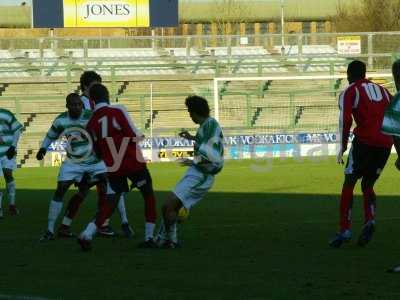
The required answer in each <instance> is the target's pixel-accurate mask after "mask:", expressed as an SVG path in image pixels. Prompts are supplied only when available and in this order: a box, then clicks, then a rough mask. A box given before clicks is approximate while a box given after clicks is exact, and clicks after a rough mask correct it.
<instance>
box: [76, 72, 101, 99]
mask: <svg viewBox="0 0 400 300" xmlns="http://www.w3.org/2000/svg"><path fill="white" fill-rule="evenodd" d="M101 81H102V79H101V76H100V75H99V74H97V73H96V72H95V71H85V72H83V73H82V75H81V79H80V84H81V91H82V93H83V94H84V95H86V96H89V95H88V92H89V89H90V87H91V85H93V84H95V83H101Z"/></svg>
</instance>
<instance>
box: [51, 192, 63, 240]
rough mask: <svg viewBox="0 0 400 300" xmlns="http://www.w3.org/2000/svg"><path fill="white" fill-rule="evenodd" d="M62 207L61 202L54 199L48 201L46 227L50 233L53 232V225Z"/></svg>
mask: <svg viewBox="0 0 400 300" xmlns="http://www.w3.org/2000/svg"><path fill="white" fill-rule="evenodd" d="M62 207H63V203H62V202H58V201H54V200H51V201H50V206H49V216H48V225H47V229H48V230H49V231H50V232H51V233H54V225H55V224H56V221H57V218H58V216H59V214H60V213H61V210H62Z"/></svg>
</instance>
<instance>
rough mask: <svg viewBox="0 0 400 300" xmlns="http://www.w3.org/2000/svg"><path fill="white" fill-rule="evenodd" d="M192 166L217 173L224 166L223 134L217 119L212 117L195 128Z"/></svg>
mask: <svg viewBox="0 0 400 300" xmlns="http://www.w3.org/2000/svg"><path fill="white" fill-rule="evenodd" d="M194 166H195V167H196V168H197V169H198V170H199V171H201V172H203V173H206V174H217V173H218V172H220V171H221V170H222V167H223V166H224V136H223V134H222V129H221V127H220V126H219V124H218V122H217V120H215V119H214V118H212V117H209V118H208V119H206V120H205V121H204V122H203V124H201V125H200V127H199V129H198V130H197V133H196V139H195V144H194Z"/></svg>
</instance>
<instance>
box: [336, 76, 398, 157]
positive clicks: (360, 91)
mask: <svg viewBox="0 0 400 300" xmlns="http://www.w3.org/2000/svg"><path fill="white" fill-rule="evenodd" d="M390 99H391V95H390V93H389V92H388V91H387V90H386V89H385V88H384V87H382V86H380V85H378V84H376V83H373V82H371V81H369V80H367V79H362V80H357V81H355V82H354V83H352V84H350V85H349V86H348V87H347V88H346V89H345V90H344V91H343V92H342V93H341V94H340V97H339V109H340V120H339V131H340V134H341V142H342V149H343V150H346V148H347V143H348V140H349V134H350V128H351V125H352V122H353V118H354V121H355V123H356V127H355V128H354V130H353V133H354V135H355V137H357V139H358V140H359V141H360V142H361V143H363V144H367V145H370V146H376V147H385V148H391V147H392V144H393V139H392V137H391V136H389V135H385V134H383V133H382V132H381V127H382V121H383V115H384V112H385V109H386V107H387V106H388V105H389V103H390Z"/></svg>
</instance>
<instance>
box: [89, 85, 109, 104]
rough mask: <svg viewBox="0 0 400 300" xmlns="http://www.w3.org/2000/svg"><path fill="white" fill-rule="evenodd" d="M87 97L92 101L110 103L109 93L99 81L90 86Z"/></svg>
mask: <svg viewBox="0 0 400 300" xmlns="http://www.w3.org/2000/svg"><path fill="white" fill-rule="evenodd" d="M89 98H90V99H91V100H93V101H94V103H96V104H98V103H110V93H109V92H108V89H107V88H106V87H105V86H104V85H102V84H101V83H95V84H93V85H92V86H91V87H90V90H89Z"/></svg>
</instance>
